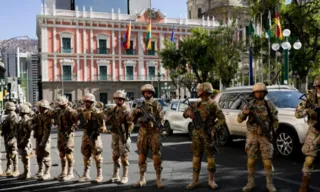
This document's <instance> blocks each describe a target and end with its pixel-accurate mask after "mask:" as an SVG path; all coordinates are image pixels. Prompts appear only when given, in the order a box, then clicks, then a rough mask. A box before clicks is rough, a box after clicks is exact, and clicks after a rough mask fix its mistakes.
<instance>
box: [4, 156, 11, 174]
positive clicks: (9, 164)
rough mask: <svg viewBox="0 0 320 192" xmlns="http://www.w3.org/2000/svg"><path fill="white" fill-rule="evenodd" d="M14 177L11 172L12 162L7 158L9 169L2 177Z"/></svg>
mask: <svg viewBox="0 0 320 192" xmlns="http://www.w3.org/2000/svg"><path fill="white" fill-rule="evenodd" d="M11 175H12V171H11V160H10V159H9V158H7V167H6V170H5V171H4V172H3V173H2V174H1V176H2V177H8V176H11Z"/></svg>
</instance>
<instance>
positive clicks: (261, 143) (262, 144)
mask: <svg viewBox="0 0 320 192" xmlns="http://www.w3.org/2000/svg"><path fill="white" fill-rule="evenodd" d="M259 150H260V152H261V157H262V159H263V160H267V159H272V156H273V145H272V143H271V141H270V139H269V138H268V137H266V136H263V135H258V134H257V133H255V132H253V131H248V133H247V138H246V145H245V151H246V152H247V156H248V158H252V159H258V157H259Z"/></svg>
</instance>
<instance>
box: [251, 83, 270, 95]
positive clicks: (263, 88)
mask: <svg viewBox="0 0 320 192" xmlns="http://www.w3.org/2000/svg"><path fill="white" fill-rule="evenodd" d="M257 91H264V92H266V93H268V89H267V86H266V85H265V84H264V83H256V84H254V85H253V87H252V92H253V93H254V92H257Z"/></svg>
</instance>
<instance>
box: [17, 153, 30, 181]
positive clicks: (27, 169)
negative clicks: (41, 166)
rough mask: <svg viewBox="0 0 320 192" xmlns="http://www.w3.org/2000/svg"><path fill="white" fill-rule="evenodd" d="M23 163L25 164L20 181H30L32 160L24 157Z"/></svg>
mask: <svg viewBox="0 0 320 192" xmlns="http://www.w3.org/2000/svg"><path fill="white" fill-rule="evenodd" d="M22 163H23V169H24V171H23V173H22V174H21V175H19V177H18V179H22V180H23V179H29V178H31V173H30V160H29V159H28V158H26V157H22Z"/></svg>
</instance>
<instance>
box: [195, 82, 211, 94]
mask: <svg viewBox="0 0 320 192" xmlns="http://www.w3.org/2000/svg"><path fill="white" fill-rule="evenodd" d="M197 92H198V97H199V96H200V95H201V94H202V93H209V94H211V93H213V87H212V84H211V83H209V82H204V83H198V85H197Z"/></svg>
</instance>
